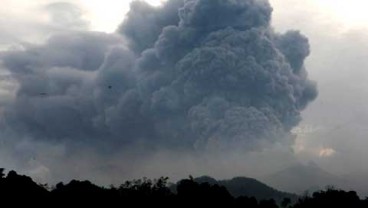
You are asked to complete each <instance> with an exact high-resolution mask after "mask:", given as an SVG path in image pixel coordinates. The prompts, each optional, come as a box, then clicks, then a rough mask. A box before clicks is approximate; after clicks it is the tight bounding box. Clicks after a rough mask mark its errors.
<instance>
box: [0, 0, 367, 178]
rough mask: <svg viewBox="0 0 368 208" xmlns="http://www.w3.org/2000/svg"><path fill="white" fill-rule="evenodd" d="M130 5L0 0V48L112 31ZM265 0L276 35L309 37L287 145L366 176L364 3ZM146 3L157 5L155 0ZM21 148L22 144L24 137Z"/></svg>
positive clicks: (12, 86) (9, 95)
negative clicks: (308, 98) (310, 86)
mask: <svg viewBox="0 0 368 208" xmlns="http://www.w3.org/2000/svg"><path fill="white" fill-rule="evenodd" d="M129 2H130V1H117V0H104V1H101V0H74V1H62V2H61V1H60V0H59V1H54V0H33V1H28V0H2V7H1V8H0V16H1V18H0V48H1V50H2V51H7V50H9V49H13V48H23V47H24V45H28V44H29V43H38V44H39V43H44V42H46V40H47V38H48V37H50V36H52V35H54V34H59V33H65V32H70V31H101V32H106V33H112V32H114V31H115V30H116V29H117V28H118V26H119V25H120V23H121V22H122V20H123V19H124V16H125V14H126V13H127V12H128V10H129ZM270 2H271V5H272V7H273V16H272V26H273V27H274V29H275V30H276V31H277V32H282V33H283V32H285V31H287V30H290V29H292V30H300V31H301V33H302V34H304V35H305V36H306V37H308V39H309V43H310V46H311V54H310V56H309V57H308V58H307V59H306V68H307V71H308V73H309V78H310V79H312V80H315V81H316V82H317V86H318V91H319V94H318V97H317V99H316V100H315V101H314V102H312V103H311V104H310V105H309V106H308V107H307V109H306V110H304V111H303V113H302V116H303V120H302V122H301V123H300V124H299V126H298V127H296V128H295V129H294V130H293V131H294V132H295V133H296V134H297V135H298V136H297V139H296V141H295V143H294V144H293V145H292V146H293V150H294V153H295V155H296V156H297V158H298V159H299V160H300V161H302V162H308V161H310V160H312V161H314V162H316V163H317V164H319V165H320V166H321V167H322V168H324V169H326V170H328V171H330V172H332V173H334V174H337V175H346V174H357V175H363V173H368V161H367V160H365V158H366V157H367V156H368V155H367V153H366V152H367V151H366V147H368V139H367V136H366V135H368V105H367V103H368V96H367V95H368V71H367V69H368V59H367V58H366V56H367V55H368V25H367V24H366V23H367V22H368V13H367V12H366V11H367V10H368V2H367V1H366V0H349V1H347V0H308V1H300V0H271V1H270ZM66 3H68V4H66ZM150 3H152V4H153V5H159V4H160V1H159V0H152V1H150ZM0 72H1V74H2V76H1V80H0V96H1V97H0V106H1V105H3V106H4V105H7V104H8V103H10V102H11V100H12V99H14V96H15V93H16V91H17V89H18V88H17V87H18V86H17V84H16V83H15V82H14V80H12V78H11V77H8V76H7V72H6V70H5V69H2V70H1V71H0ZM3 74H4V75H3ZM0 113H1V107H0ZM0 115H1V114H0ZM22 145H23V146H27V142H23V143H22V144H20V146H22ZM37 145H38V146H37V147H35V148H40V149H48V151H50V152H54V153H53V154H56V156H55V157H58V155H57V154H58V152H63V151H64V150H63V146H62V145H60V146H59V145H54V146H52V148H50V147H49V146H47V145H46V147H44V146H43V145H45V144H37ZM2 151H3V152H2V153H1V154H2V155H6V154H7V152H6V150H4V149H3V150H2ZM7 151H9V152H10V151H11V150H7ZM48 154H51V153H48ZM60 154H61V153H60ZM46 155H47V154H46ZM81 157H87V156H81ZM159 157H164V156H162V155H160V156H159ZM3 158H4V159H3V161H1V159H0V166H1V163H4V164H5V165H6V166H8V167H13V168H15V167H16V165H13V166H12V165H9V163H12V162H13V161H12V160H11V159H9V158H8V159H6V157H3ZM99 160H102V159H101V158H99ZM31 163H32V164H30V167H32V168H33V169H32V170H30V171H29V172H30V173H31V174H33V175H37V174H41V173H42V174H44V173H45V170H44V169H47V167H44V166H42V165H39V164H38V161H32V162H31ZM33 163H35V164H33ZM32 171H33V172H32ZM39 177H40V178H42V177H43V176H39Z"/></svg>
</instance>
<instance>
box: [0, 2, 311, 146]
mask: <svg viewBox="0 0 368 208" xmlns="http://www.w3.org/2000/svg"><path fill="white" fill-rule="evenodd" d="M271 13H272V8H271V6H270V5H269V3H268V1H266V0H185V1H183V0H169V1H167V2H166V3H165V4H164V5H163V6H160V7H153V6H150V5H149V4H147V3H145V2H142V1H135V2H133V3H132V4H131V10H130V12H129V13H128V15H127V18H126V19H125V21H124V22H123V23H122V24H121V25H120V27H119V29H118V30H117V32H116V34H102V33H97V32H74V33H67V34H61V35H56V36H53V37H51V38H50V39H49V40H48V41H47V42H46V43H45V44H43V45H28V46H25V48H24V49H23V50H15V51H9V52H5V53H4V54H2V56H1V57H2V60H3V65H4V66H5V67H6V68H7V69H8V70H9V71H10V72H11V74H12V76H13V77H14V78H15V79H16V81H17V83H18V84H19V89H18V91H17V95H16V98H15V99H14V101H13V102H12V104H11V105H7V106H6V107H4V108H5V109H4V110H3V111H4V112H3V116H2V125H3V126H2V128H4V129H6V130H7V132H12V134H13V135H16V136H18V137H24V135H26V136H27V137H30V138H33V139H36V140H40V141H50V142H60V143H64V142H65V143H69V144H81V145H91V146H92V147H96V148H101V149H103V148H105V147H106V148H107V149H112V148H113V147H114V148H115V147H118V148H119V149H121V148H123V149H124V148H129V147H130V146H132V145H138V146H140V147H144V148H147V149H148V147H150V148H151V149H155V148H159V147H162V148H174V149H189V150H203V149H207V150H208V149H209V150H222V149H229V148H230V149H233V148H237V149H238V150H241V151H244V152H249V151H257V150H261V149H262V148H264V147H265V146H268V145H272V144H275V143H280V144H284V145H290V144H291V143H292V142H293V137H292V135H291V133H290V130H291V129H292V128H293V127H295V126H296V125H297V124H298V122H299V121H300V120H301V117H300V112H301V111H302V110H303V109H304V108H305V107H306V106H307V104H308V103H309V102H310V101H312V100H313V99H314V98H315V97H316V95H317V90H316V86H315V83H314V82H312V81H310V80H308V75H307V72H306V70H305V68H304V64H303V63H304V59H305V58H306V57H307V56H308V55H309V44H308V40H307V38H305V37H304V36H302V35H301V34H300V33H299V32H298V31H290V32H287V33H286V34H277V33H275V32H274V31H273V29H272V27H271V26H270V20H271Z"/></svg>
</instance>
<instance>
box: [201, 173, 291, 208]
mask: <svg viewBox="0 0 368 208" xmlns="http://www.w3.org/2000/svg"><path fill="white" fill-rule="evenodd" d="M194 180H195V181H196V182H198V183H209V184H218V185H221V186H224V187H225V188H226V189H227V190H228V191H229V192H230V193H231V194H232V195H233V196H234V197H239V196H248V197H255V198H256V199H257V200H264V199H271V198H272V199H275V201H277V202H280V201H282V200H283V199H284V198H290V199H291V200H292V201H294V200H296V199H297V197H298V196H297V195H295V194H291V193H286V192H281V191H278V190H276V189H274V188H272V187H270V186H268V185H266V184H264V183H262V182H260V181H258V180H256V179H253V178H246V177H236V178H233V179H230V180H219V181H217V180H216V179H214V178H211V177H208V176H202V177H199V178H196V179H194Z"/></svg>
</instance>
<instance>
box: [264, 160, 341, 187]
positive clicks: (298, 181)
mask: <svg viewBox="0 0 368 208" xmlns="http://www.w3.org/2000/svg"><path fill="white" fill-rule="evenodd" d="M263 181H265V182H266V183H267V184H270V185H271V186H273V187H276V188H277V189H280V190H283V191H288V192H293V193H297V194H303V193H304V192H305V191H309V192H314V191H317V190H321V189H324V188H326V186H331V185H332V186H335V187H341V186H344V184H345V183H346V182H345V181H344V180H343V179H342V178H340V177H338V176H335V175H333V174H330V173H328V172H326V171H324V170H323V169H321V168H320V167H318V165H317V164H315V163H313V162H310V163H308V164H306V165H304V164H296V165H293V166H290V167H288V168H286V169H284V170H282V171H279V172H277V173H274V174H271V175H269V176H267V177H265V178H264V179H263Z"/></svg>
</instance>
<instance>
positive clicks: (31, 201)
mask: <svg viewBox="0 0 368 208" xmlns="http://www.w3.org/2000/svg"><path fill="white" fill-rule="evenodd" d="M173 187H175V188H173ZM0 200H1V201H2V203H3V204H6V205H8V204H9V203H10V205H13V206H17V205H27V206H32V207H33V206H37V207H66V206H68V207H74V206H80V207H88V206H93V207H94V206H102V207H226V208H319V207H321V208H322V207H323V208H326V207H354V208H363V207H364V208H366V207H368V199H364V200H362V199H360V198H359V197H358V195H357V193H356V192H354V191H343V190H337V189H332V188H329V189H327V190H324V191H319V192H315V193H313V194H312V195H310V196H303V197H300V198H299V199H298V200H297V201H295V202H292V201H291V200H290V199H288V198H285V199H284V200H282V202H280V203H276V201H275V200H273V199H267V200H259V201H257V199H256V198H255V197H252V196H239V197H234V196H232V195H231V194H230V193H229V191H228V190H227V189H226V188H225V187H223V186H220V185H218V184H209V183H198V182H196V181H195V180H194V179H193V178H192V177H190V178H188V179H183V180H181V181H179V182H178V183H177V184H176V185H175V186H170V185H169V183H168V178H167V177H161V178H159V179H155V180H150V179H147V178H144V179H140V180H132V181H127V182H125V183H123V184H121V185H120V186H117V187H116V186H110V187H100V186H97V185H95V184H93V183H91V182H90V181H77V180H72V181H71V182H69V183H68V184H64V183H58V184H57V185H55V186H54V187H51V188H50V187H48V186H47V185H45V184H44V185H43V184H37V183H35V182H34V181H33V180H32V179H31V178H30V177H28V176H24V175H19V174H17V173H16V172H15V171H10V172H9V173H8V174H4V169H0ZM0 206H1V205H0Z"/></svg>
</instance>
